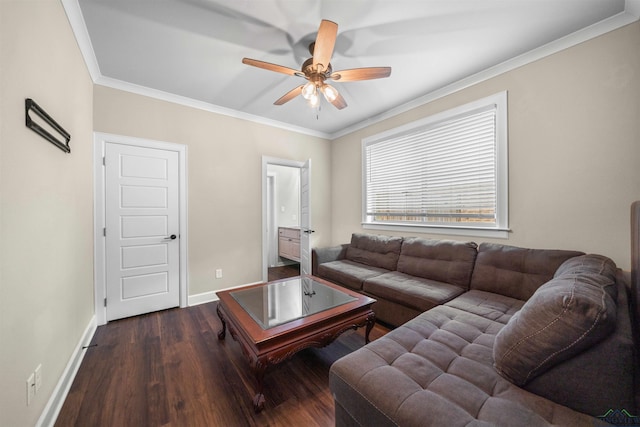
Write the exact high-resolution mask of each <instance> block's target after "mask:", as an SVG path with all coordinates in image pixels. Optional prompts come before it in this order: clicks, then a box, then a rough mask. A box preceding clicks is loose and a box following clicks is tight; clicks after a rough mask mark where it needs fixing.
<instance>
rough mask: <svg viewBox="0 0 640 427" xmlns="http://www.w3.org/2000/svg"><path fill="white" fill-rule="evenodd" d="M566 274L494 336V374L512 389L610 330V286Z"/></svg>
mask: <svg viewBox="0 0 640 427" xmlns="http://www.w3.org/2000/svg"><path fill="white" fill-rule="evenodd" d="M571 271H572V269H567V273H566V274H562V275H560V276H558V277H556V278H554V279H552V280H551V281H549V282H547V283H546V284H544V285H542V286H541V287H540V288H539V289H538V290H537V291H536V292H535V293H534V294H533V296H532V297H531V298H530V299H529V301H527V302H526V303H525V305H524V306H523V307H522V309H521V310H520V311H519V312H518V313H516V314H515V315H514V316H513V317H512V318H511V319H510V320H509V322H508V323H507V325H505V327H504V328H502V330H501V331H500V332H499V333H498V334H497V335H496V340H495V343H494V347H493V356H494V361H495V367H496V370H497V371H498V372H499V373H500V374H501V375H502V376H503V377H505V378H507V379H508V380H510V381H511V382H513V383H514V384H517V385H519V386H523V385H525V384H526V383H527V382H529V381H530V380H531V379H533V378H535V377H536V376H538V375H540V374H542V373H543V372H546V371H547V370H548V369H549V368H551V367H552V366H555V365H557V364H558V363H560V362H562V361H564V360H567V359H569V358H571V357H572V356H574V355H576V354H578V353H580V352H581V351H583V350H585V349H587V348H589V347H591V346H592V345H594V344H595V343H597V342H599V341H601V340H603V339H604V338H605V337H607V336H608V335H609V334H610V333H611V332H612V331H613V330H614V329H615V325H616V304H615V296H614V295H615V293H616V288H615V282H614V280H613V279H612V278H611V277H610V276H609V275H607V274H597V273H592V272H584V273H571ZM573 271H575V270H573Z"/></svg>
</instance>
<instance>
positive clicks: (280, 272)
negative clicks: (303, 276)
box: [268, 264, 300, 282]
mask: <svg viewBox="0 0 640 427" xmlns="http://www.w3.org/2000/svg"><path fill="white" fill-rule="evenodd" d="M268 274H269V281H270V282H273V281H274V280H280V279H287V278H289V277H294V276H299V275H300V264H289V265H283V266H280V267H269V270H268Z"/></svg>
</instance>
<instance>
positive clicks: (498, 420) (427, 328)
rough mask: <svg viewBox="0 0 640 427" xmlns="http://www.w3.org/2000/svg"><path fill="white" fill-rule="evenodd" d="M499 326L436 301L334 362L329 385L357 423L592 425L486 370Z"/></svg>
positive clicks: (584, 417)
mask: <svg viewBox="0 0 640 427" xmlns="http://www.w3.org/2000/svg"><path fill="white" fill-rule="evenodd" d="M503 326H504V325H502V324H501V323H499V322H494V321H492V320H489V319H487V318H485V317H482V316H477V315H475V314H471V313H466V312H464V311H461V310H458V309H455V308H452V307H447V306H438V307H436V308H434V309H431V310H429V311H428V312H425V313H423V314H421V315H420V316H418V317H416V318H414V319H413V320H410V321H409V322H407V323H406V324H404V325H403V326H400V327H398V328H397V329H394V330H393V331H391V332H390V333H388V334H387V335H385V336H383V337H381V338H379V339H377V340H376V341H374V342H372V343H370V344H369V345H367V346H365V347H363V348H361V349H359V350H357V351H355V352H353V353H351V354H349V355H347V356H345V357H343V358H341V359H340V360H338V361H337V362H335V363H334V364H333V365H332V366H331V370H330V375H329V385H330V387H331V390H332V392H333V394H334V396H335V399H336V402H337V403H338V404H340V405H341V406H342V407H343V408H345V409H346V410H348V411H349V415H350V417H351V418H352V419H353V420H355V421H356V423H359V424H360V425H376V426H378V425H382V426H384V425H401V426H443V425H447V426H469V425H487V426H488V425H527V426H542V425H549V424H557V425H594V424H596V425H597V424H598V420H597V419H594V418H591V417H589V416H587V415H584V414H580V413H578V412H575V411H573V410H571V409H569V408H566V407H564V406H561V405H558V404H556V403H554V402H551V401H549V400H547V399H544V398H542V397H540V396H537V395H535V394H533V393H530V392H527V391H525V390H523V389H521V388H519V387H517V386H515V385H514V384H512V383H511V382H509V381H507V380H506V379H504V378H502V377H501V376H500V375H499V374H498V373H497V372H496V371H495V370H494V369H493V366H492V363H493V357H492V346H493V341H494V339H495V335H496V334H497V333H498V331H499V330H500V329H501V328H502V327H503Z"/></svg>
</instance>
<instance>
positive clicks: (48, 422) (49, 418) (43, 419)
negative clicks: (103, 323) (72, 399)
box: [36, 315, 98, 427]
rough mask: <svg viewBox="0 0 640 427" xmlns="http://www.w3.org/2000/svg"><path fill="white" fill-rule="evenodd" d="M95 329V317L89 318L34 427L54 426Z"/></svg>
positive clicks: (96, 324)
mask: <svg viewBox="0 0 640 427" xmlns="http://www.w3.org/2000/svg"><path fill="white" fill-rule="evenodd" d="M97 327H98V323H97V319H96V316H95V315H94V316H93V317H91V320H90V321H89V324H88V325H87V328H86V329H85V331H84V333H83V334H82V337H81V338H80V342H79V343H78V345H77V346H76V349H75V350H74V352H73V354H72V355H71V358H70V359H69V363H67V366H66V368H65V369H64V372H63V373H62V376H61V377H60V379H59V380H58V384H56V388H55V389H54V390H53V394H52V395H51V397H50V398H49V401H48V402H47V406H45V407H44V410H43V411H42V414H40V418H39V419H38V422H37V423H36V427H52V426H53V425H54V424H55V422H56V419H57V418H58V414H59V413H60V409H62V405H63V404H64V401H65V399H66V398H67V394H69V389H70V388H71V384H73V380H74V379H75V377H76V374H77V373H78V369H79V368H80V364H81V363H82V359H83V358H84V355H85V349H84V348H83V347H86V346H88V345H89V343H91V339H92V338H93V335H94V334H95V333H96V328H97Z"/></svg>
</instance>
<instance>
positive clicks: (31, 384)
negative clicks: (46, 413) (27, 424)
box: [27, 372, 36, 406]
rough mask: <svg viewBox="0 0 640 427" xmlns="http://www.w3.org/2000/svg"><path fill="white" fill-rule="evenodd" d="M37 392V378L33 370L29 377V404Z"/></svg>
mask: <svg viewBox="0 0 640 427" xmlns="http://www.w3.org/2000/svg"><path fill="white" fill-rule="evenodd" d="M35 394H36V380H35V375H34V373H33V372H32V373H31V375H29V378H27V406H29V405H31V399H33V396H34V395H35Z"/></svg>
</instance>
